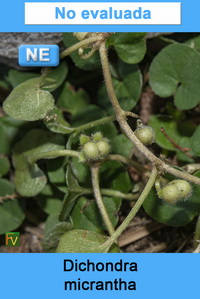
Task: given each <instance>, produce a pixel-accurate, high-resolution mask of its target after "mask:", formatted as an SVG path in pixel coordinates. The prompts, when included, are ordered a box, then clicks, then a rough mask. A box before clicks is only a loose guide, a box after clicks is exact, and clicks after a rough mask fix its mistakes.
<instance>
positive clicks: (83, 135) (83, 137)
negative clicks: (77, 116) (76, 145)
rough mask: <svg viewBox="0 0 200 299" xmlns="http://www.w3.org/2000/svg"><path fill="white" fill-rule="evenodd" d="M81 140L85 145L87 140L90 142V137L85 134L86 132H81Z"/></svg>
mask: <svg viewBox="0 0 200 299" xmlns="http://www.w3.org/2000/svg"><path fill="white" fill-rule="evenodd" d="M79 141H80V144H81V145H84V144H86V143H87V142H90V141H91V140H90V137H89V136H87V135H85V134H81V136H80V138H79Z"/></svg>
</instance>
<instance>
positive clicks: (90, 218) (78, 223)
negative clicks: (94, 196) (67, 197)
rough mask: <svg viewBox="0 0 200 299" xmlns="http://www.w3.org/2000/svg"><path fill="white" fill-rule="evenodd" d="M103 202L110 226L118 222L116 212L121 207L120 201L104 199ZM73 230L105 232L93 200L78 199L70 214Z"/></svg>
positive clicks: (109, 198)
mask: <svg viewBox="0 0 200 299" xmlns="http://www.w3.org/2000/svg"><path fill="white" fill-rule="evenodd" d="M103 202H104V205H105V208H106V211H107V213H108V216H109V219H110V221H111V223H112V225H113V226H114V227H115V226H116V225H117V222H118V216H117V212H118V210H119V208H120V205H121V199H119V198H111V197H104V198H103ZM71 218H72V220H73V227H74V229H86V230H91V231H95V232H98V233H103V232H104V231H105V230H106V227H105V225H104V222H103V220H102V217H101V215H100V212H99V208H98V206H97V204H96V201H95V200H88V199H87V198H85V197H80V198H79V199H78V201H77V203H76V205H75V206H74V208H73V211H72V213H71Z"/></svg>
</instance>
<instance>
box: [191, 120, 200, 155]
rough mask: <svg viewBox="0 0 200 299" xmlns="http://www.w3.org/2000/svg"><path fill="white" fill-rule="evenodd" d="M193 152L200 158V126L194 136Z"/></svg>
mask: <svg viewBox="0 0 200 299" xmlns="http://www.w3.org/2000/svg"><path fill="white" fill-rule="evenodd" d="M191 143H192V150H193V151H194V153H195V154H197V155H198V156H199V155H200V126H198V127H197V129H196V131H195V132H194V134H193V136H192V142H191Z"/></svg>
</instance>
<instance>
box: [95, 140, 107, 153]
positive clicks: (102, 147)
mask: <svg viewBox="0 0 200 299" xmlns="http://www.w3.org/2000/svg"><path fill="white" fill-rule="evenodd" d="M96 145H97V147H98V149H99V153H100V155H101V156H107V155H108V154H109V152H110V145H109V143H108V141H106V140H102V141H99V142H97V144H96Z"/></svg>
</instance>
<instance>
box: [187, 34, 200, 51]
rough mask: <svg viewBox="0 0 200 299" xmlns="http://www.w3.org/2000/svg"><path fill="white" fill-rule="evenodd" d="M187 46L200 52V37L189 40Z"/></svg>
mask: <svg viewBox="0 0 200 299" xmlns="http://www.w3.org/2000/svg"><path fill="white" fill-rule="evenodd" d="M185 44H186V45H188V46H190V47H191V48H194V49H196V50H197V51H200V35H198V36H195V37H193V38H190V39H188V40H187V41H186V42H185Z"/></svg>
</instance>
